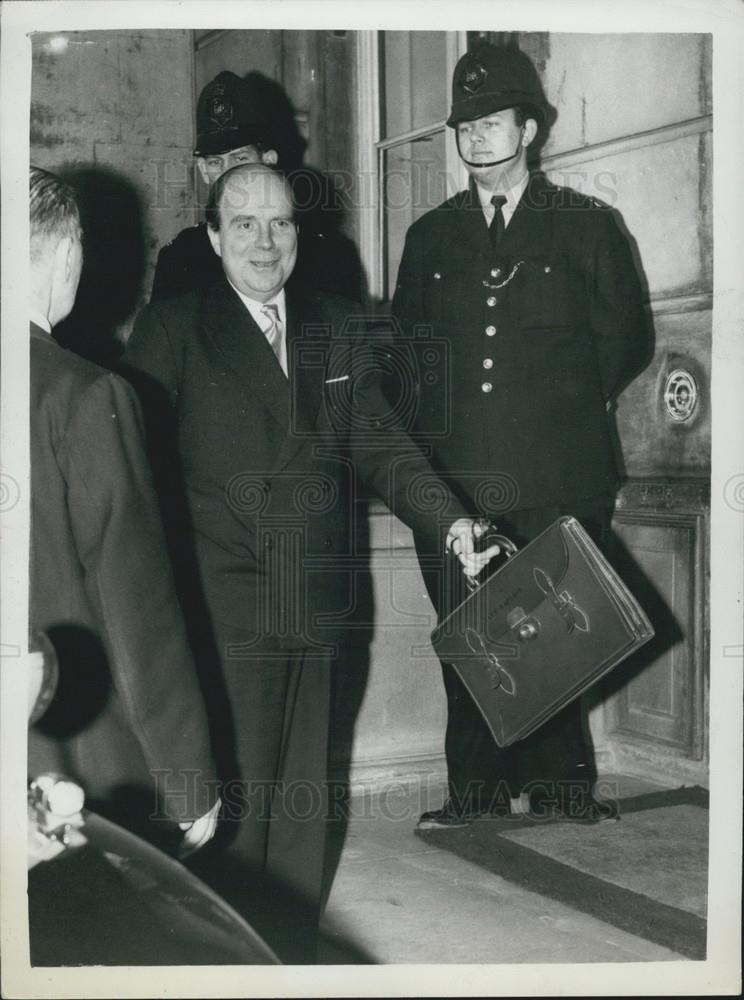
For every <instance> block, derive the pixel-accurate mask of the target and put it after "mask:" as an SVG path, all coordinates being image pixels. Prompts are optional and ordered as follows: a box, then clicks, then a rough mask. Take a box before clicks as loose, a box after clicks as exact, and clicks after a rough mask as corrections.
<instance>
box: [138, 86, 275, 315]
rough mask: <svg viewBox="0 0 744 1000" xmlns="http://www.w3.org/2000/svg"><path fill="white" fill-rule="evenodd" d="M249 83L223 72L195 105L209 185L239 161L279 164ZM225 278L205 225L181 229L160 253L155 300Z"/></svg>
mask: <svg viewBox="0 0 744 1000" xmlns="http://www.w3.org/2000/svg"><path fill="white" fill-rule="evenodd" d="M251 96H252V95H251V93H250V88H249V86H248V84H247V83H246V82H245V81H244V80H241V78H240V77H239V76H236V75H235V73H230V72H229V71H227V70H225V71H223V72H222V73H219V74H218V75H217V76H216V77H215V78H214V80H212V82H211V83H208V84H207V85H206V87H204V89H203V90H202V92H201V94H200V95H199V100H198V102H197V105H196V133H197V135H196V149H195V150H194V156H195V157H196V158H197V159H196V165H197V168H198V170H199V175H200V177H201V179H202V180H203V181H204V183H205V184H206V185H207V186H208V187H211V185H212V184H213V183H214V181H216V180H217V178H218V177H219V176H220V175H221V174H223V173H224V172H225V171H226V170H228V169H229V168H230V167H236V166H237V165H238V164H239V163H268V164H276V163H277V161H278V158H279V157H278V153H277V151H276V149H275V148H274V140H273V138H272V129H271V124H270V121H269V120H267V119H266V118H265V117H264V116H263V115H262V114H261V109H260V108H258V107H257V106H256V103H255V101H253V100H251ZM221 274H222V267H221V266H220V261H219V258H218V257H217V256H216V255H215V253H214V251H213V250H212V246H211V244H210V242H209V237H208V236H207V226H206V223H205V222H200V223H199V225H197V226H190V227H189V228H188V229H184V230H182V231H181V232H180V233H179V234H178V236H176V238H175V239H174V240H171V242H170V243H168V244H166V246H164V247H163V249H162V250H161V251H160V253H159V254H158V261H157V265H156V267H155V277H154V279H153V285H152V296H151V297H152V299H153V300H155V299H162V298H168V297H170V296H174V295H184V294H185V293H186V292H189V291H191V290H192V289H194V288H200V287H205V286H206V285H208V284H210V283H211V282H212V281H213V280H214V279H215V278H217V277H219V276H220V275H221Z"/></svg>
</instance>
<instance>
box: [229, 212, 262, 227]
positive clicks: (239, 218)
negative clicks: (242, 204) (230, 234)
mask: <svg viewBox="0 0 744 1000" xmlns="http://www.w3.org/2000/svg"><path fill="white" fill-rule="evenodd" d="M255 218H256V216H255V215H234V216H233V217H232V219H230V225H231V226H234V225H235V223H236V222H250V221H252V220H253V219H255Z"/></svg>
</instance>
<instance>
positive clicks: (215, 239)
mask: <svg viewBox="0 0 744 1000" xmlns="http://www.w3.org/2000/svg"><path fill="white" fill-rule="evenodd" d="M207 235H208V236H209V242H210V243H211V244H212V249H213V250H214V252H215V253H216V254H217V256H218V257H221V256H222V247H221V246H220V233H219V230H218V229H212V227H211V226H210V225H209V223H207Z"/></svg>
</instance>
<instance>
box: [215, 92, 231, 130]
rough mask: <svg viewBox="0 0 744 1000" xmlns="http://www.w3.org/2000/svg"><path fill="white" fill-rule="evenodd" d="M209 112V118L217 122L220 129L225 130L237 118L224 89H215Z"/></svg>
mask: <svg viewBox="0 0 744 1000" xmlns="http://www.w3.org/2000/svg"><path fill="white" fill-rule="evenodd" d="M209 112H210V114H209V117H210V118H211V119H212V120H213V121H214V122H216V123H217V125H219V127H220V128H224V127H225V125H227V124H228V123H229V122H231V121H232V119H233V118H234V117H235V111H234V108H233V106H232V103H231V101H230V99H229V98H228V97H226V95H225V89H224V87H215V91H214V94H213V95H212V100H211V102H210V107H209Z"/></svg>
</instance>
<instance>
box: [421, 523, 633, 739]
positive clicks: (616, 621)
mask: <svg viewBox="0 0 744 1000" xmlns="http://www.w3.org/2000/svg"><path fill="white" fill-rule="evenodd" d="M652 635H653V629H652V627H651V624H650V622H649V621H648V618H647V617H646V615H645V614H644V612H643V610H642V609H641V608H640V606H639V605H638V603H637V602H636V601H635V598H634V597H633V596H632V594H630V592H629V591H628V589H627V588H626V587H625V585H624V583H623V582H622V580H621V579H620V578H619V577H618V575H617V573H615V571H614V569H613V568H612V567H611V566H610V564H609V563H608V562H607V560H606V559H605V558H604V556H603V555H602V554H601V552H600V551H599V549H598V548H597V547H596V545H595V544H594V543H593V542H592V540H591V538H590V537H589V535H588V534H587V533H586V532H585V531H584V529H583V528H582V527H581V525H580V524H579V522H578V521H577V520H576V519H575V518H572V517H563V518H560V519H559V520H558V521H556V522H554V524H552V525H551V526H550V527H549V528H547V529H546V530H545V531H544V532H543V533H542V534H541V535H539V536H538V537H537V538H536V539H535V540H534V541H532V542H531V543H530V544H529V545H527V546H526V547H525V548H524V549H522V550H521V551H519V552H517V553H516V555H513V556H512V557H511V558H509V559H508V560H507V562H506V563H505V564H504V565H503V566H502V567H500V568H499V569H498V570H497V571H496V572H495V573H494V574H493V575H492V576H491V577H490V578H489V579H488V580H486V582H485V583H484V584H483V585H481V586H480V587H479V588H478V589H477V590H476V591H475V592H474V593H472V594H471V595H470V597H468V598H467V600H465V601H464V602H463V603H462V604H461V605H460V606H459V607H458V608H456V609H455V610H454V611H453V612H452V614H450V615H449V616H448V617H447V618H445V619H444V620H443V621H442V622H441V623H440V625H438V626H437V628H436V629H435V630H434V632H433V633H432V643H433V645H434V648H435V650H436V652H437V654H438V655H439V657H440V658H441V659H442V660H444V661H445V662H449V663H452V664H454V666H455V667H456V669H457V670H458V673H459V674H460V676H461V677H462V679H463V681H464V683H465V684H466V686H467V687H468V689H469V690H470V693H471V694H472V696H473V698H474V699H475V701H476V703H477V704H478V706H479V707H480V709H481V711H482V713H483V715H484V717H485V718H486V721H487V722H488V724H489V726H490V727H491V730H492V732H493V733H494V737H495V739H496V742H497V743H498V744H499V745H500V746H505V745H508V744H509V743H511V742H514V740H516V739H521V738H523V737H524V736H526V735H528V734H529V733H530V732H532V731H533V730H534V729H536V728H537V727H538V726H539V725H541V724H542V722H544V721H546V720H547V719H548V718H550V716H551V715H553V714H555V712H557V711H558V710H559V709H560V708H561V707H563V705H565V704H567V703H568V702H569V701H571V700H572V699H573V698H575V697H576V696H577V695H578V694H580V693H581V692H582V690H585V689H586V688H587V687H588V686H589V685H590V684H592V683H594V682H595V681H596V680H598V679H599V678H600V677H601V676H603V675H604V674H605V673H607V671H608V670H610V669H612V667H614V666H616V665H617V664H618V663H619V662H621V660H623V659H624V658H625V657H626V656H628V655H629V653H631V652H632V651H633V650H634V649H636V648H638V646H640V645H642V644H643V643H644V642H646V641H647V640H648V639H649V638H650V637H651V636H652Z"/></svg>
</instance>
